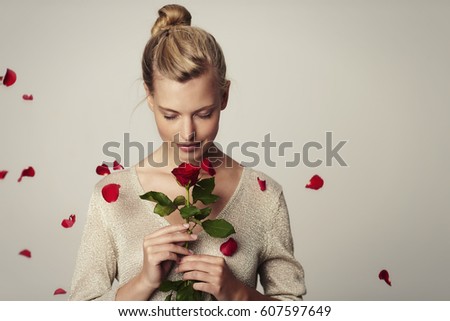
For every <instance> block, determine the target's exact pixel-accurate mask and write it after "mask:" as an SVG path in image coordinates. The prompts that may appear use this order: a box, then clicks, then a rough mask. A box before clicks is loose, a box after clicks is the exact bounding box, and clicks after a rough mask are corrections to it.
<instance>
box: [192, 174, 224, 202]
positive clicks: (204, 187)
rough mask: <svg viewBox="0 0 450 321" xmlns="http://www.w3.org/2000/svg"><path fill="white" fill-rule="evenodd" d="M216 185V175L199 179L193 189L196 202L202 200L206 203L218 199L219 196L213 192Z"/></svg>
mask: <svg viewBox="0 0 450 321" xmlns="http://www.w3.org/2000/svg"><path fill="white" fill-rule="evenodd" d="M214 186H215V182H214V177H210V178H205V179H202V180H200V181H198V182H197V184H196V185H195V186H194V188H193V189H192V201H193V202H194V203H196V202H197V201H201V202H202V203H203V204H205V205H207V204H211V203H214V202H215V201H217V200H218V199H219V197H218V196H217V195H214V194H212V191H213V189H214Z"/></svg>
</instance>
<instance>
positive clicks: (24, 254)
mask: <svg viewBox="0 0 450 321" xmlns="http://www.w3.org/2000/svg"><path fill="white" fill-rule="evenodd" d="M19 255H23V256H25V257H27V258H31V252H30V250H27V249H25V250H22V251H20V252H19Z"/></svg>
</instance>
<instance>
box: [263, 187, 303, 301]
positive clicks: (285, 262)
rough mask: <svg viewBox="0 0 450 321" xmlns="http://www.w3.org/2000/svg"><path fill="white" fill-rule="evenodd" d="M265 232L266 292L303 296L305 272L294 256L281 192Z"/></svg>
mask: <svg viewBox="0 0 450 321" xmlns="http://www.w3.org/2000/svg"><path fill="white" fill-rule="evenodd" d="M270 226H271V229H270V230H268V231H267V233H266V242H265V244H267V246H266V250H265V253H264V255H263V260H262V263H261V264H260V266H259V268H258V271H259V274H260V277H261V284H262V286H263V288H264V292H265V294H266V295H268V296H271V297H273V298H277V299H281V300H302V298H303V295H304V294H305V293H306V289H305V284H304V272H303V268H302V266H301V264H300V263H299V262H298V261H297V260H296V259H295V257H294V247H293V241H292V234H291V227H290V222H289V213H288V209H287V206H286V201H285V198H284V195H283V192H281V193H280V195H279V199H278V202H277V204H276V207H275V209H274V215H273V218H272V222H271V224H270Z"/></svg>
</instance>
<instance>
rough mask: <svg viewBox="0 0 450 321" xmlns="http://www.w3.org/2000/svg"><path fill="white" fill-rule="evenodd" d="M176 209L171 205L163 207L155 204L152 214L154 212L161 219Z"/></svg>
mask: <svg viewBox="0 0 450 321" xmlns="http://www.w3.org/2000/svg"><path fill="white" fill-rule="evenodd" d="M176 209H177V207H176V206H175V204H173V203H172V204H171V205H167V206H163V205H161V204H156V206H155V208H154V209H153V212H155V213H156V214H158V215H159V216H161V217H162V216H167V215H169V214H171V213H172V212H173V211H175V210H176Z"/></svg>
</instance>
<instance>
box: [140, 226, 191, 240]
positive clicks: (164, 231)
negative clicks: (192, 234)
mask: <svg viewBox="0 0 450 321" xmlns="http://www.w3.org/2000/svg"><path fill="white" fill-rule="evenodd" d="M188 228H189V224H187V223H186V224H174V225H168V226H165V227H163V228H160V229H159V230H157V231H155V232H153V233H152V234H150V235H147V237H149V238H154V237H158V236H161V235H164V234H168V233H175V232H180V231H186V230H187V229H188Z"/></svg>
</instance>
